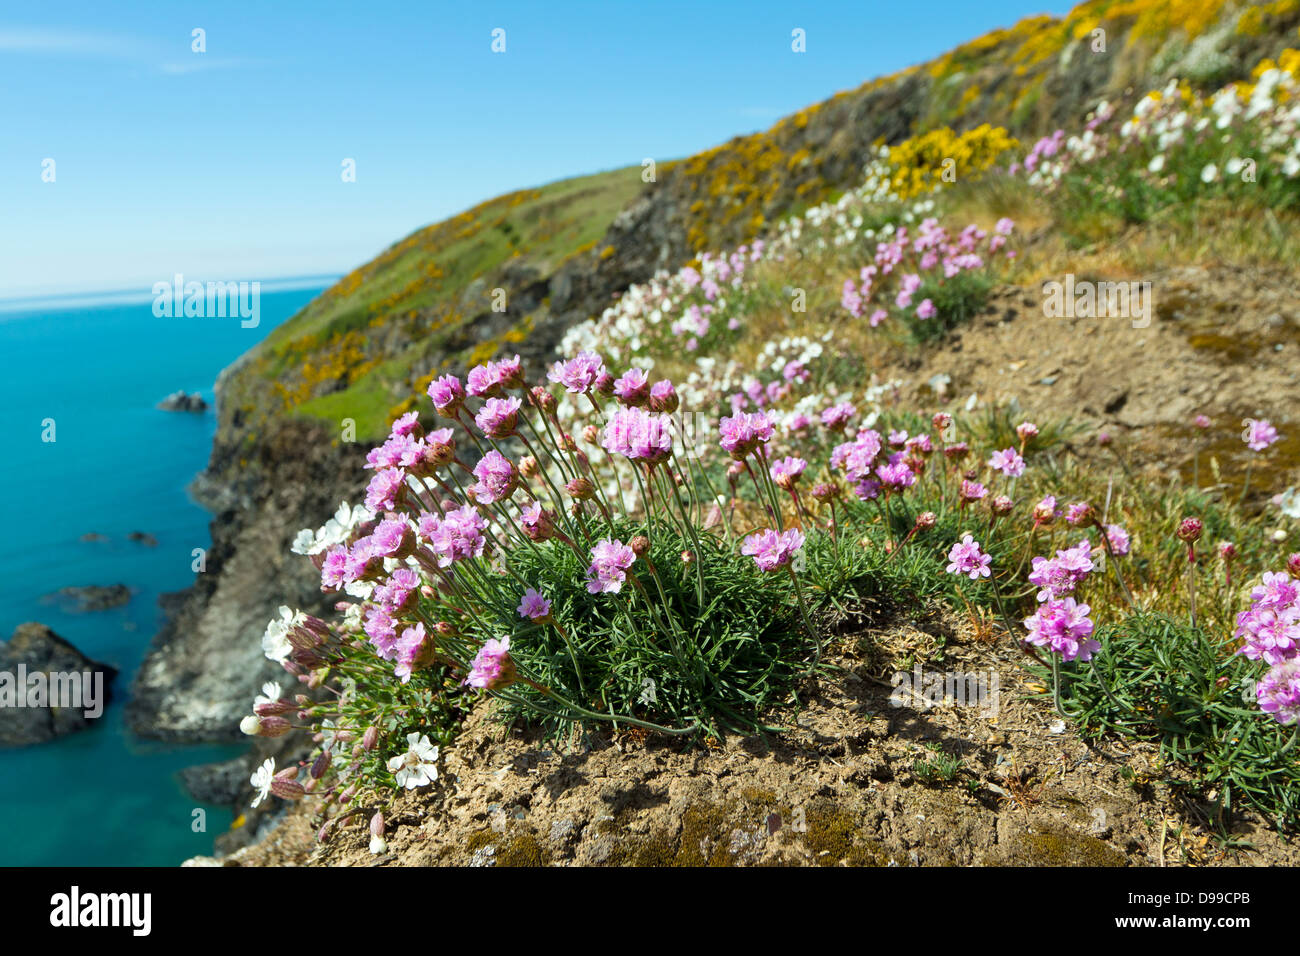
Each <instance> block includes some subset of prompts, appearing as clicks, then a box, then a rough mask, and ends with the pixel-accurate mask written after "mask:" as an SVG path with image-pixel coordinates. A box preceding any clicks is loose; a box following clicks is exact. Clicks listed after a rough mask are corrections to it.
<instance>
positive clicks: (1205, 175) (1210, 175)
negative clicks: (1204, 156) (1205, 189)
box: [1201, 163, 1219, 183]
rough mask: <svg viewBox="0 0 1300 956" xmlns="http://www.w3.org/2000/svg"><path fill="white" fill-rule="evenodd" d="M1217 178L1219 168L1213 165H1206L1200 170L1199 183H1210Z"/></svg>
mask: <svg viewBox="0 0 1300 956" xmlns="http://www.w3.org/2000/svg"><path fill="white" fill-rule="evenodd" d="M1218 178H1219V167H1218V166H1215V165H1214V163H1206V164H1205V168H1204V169H1202V170H1201V182H1203V183H1212V182H1214V181H1215V180H1216V179H1218Z"/></svg>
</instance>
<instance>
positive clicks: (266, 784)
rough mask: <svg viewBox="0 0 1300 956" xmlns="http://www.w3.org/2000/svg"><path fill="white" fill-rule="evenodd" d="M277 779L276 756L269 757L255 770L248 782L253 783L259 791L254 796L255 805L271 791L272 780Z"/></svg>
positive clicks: (254, 787)
mask: <svg viewBox="0 0 1300 956" xmlns="http://www.w3.org/2000/svg"><path fill="white" fill-rule="evenodd" d="M274 779H275V758H274V757H267V758H266V762H265V763H263V764H262V766H260V767H258V768H257V769H256V770H254V771H253V775H252V776H251V777H249V778H248V782H249V783H251V784H252V785H253V789H254V790H256V791H257V796H256V797H254V798H253V804H252V805H253V807H254V808H256V807H257V805H258V804H260V803H261V802H262V801H263V800H265V799H266V795H267V794H269V793H270V792H271V781H272V780H274Z"/></svg>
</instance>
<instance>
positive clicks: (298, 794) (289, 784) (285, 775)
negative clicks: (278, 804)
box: [271, 767, 307, 800]
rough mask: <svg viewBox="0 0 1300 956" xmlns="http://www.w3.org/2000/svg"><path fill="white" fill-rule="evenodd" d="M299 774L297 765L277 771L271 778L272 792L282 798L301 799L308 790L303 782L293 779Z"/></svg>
mask: <svg viewBox="0 0 1300 956" xmlns="http://www.w3.org/2000/svg"><path fill="white" fill-rule="evenodd" d="M297 775H298V768H297V767H290V768H289V769H288V770H282V771H281V772H280V773H277V774H276V775H275V776H274V777H272V778H271V792H272V793H273V794H275V795H276V796H277V797H279V798H280V799H281V800H301V799H302V798H303V797H305V796H306V795H307V791H306V790H304V789H303V788H302V784H300V783H299V782H298V781H297V780H295V779H293V778H294V777H296V776H297Z"/></svg>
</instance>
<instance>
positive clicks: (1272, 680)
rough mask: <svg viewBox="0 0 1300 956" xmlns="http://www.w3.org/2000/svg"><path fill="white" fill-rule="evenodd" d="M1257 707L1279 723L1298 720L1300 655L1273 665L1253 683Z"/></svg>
mask: <svg viewBox="0 0 1300 956" xmlns="http://www.w3.org/2000/svg"><path fill="white" fill-rule="evenodd" d="M1255 696H1256V697H1257V698H1258V699H1259V709H1260V710H1262V711H1263V712H1264V713H1266V714H1271V715H1272V716H1273V719H1275V720H1276V721H1277V722H1278V723H1279V724H1283V725H1290V724H1294V723H1295V722H1296V721H1297V720H1300V657H1293V658H1291V659H1290V660H1286V661H1282V662H1281V663H1279V664H1275V665H1273V667H1272V668H1271V669H1270V670H1269V672H1268V673H1267V674H1265V675H1264V676H1263V677H1262V678H1260V680H1259V683H1257V684H1256V685H1255Z"/></svg>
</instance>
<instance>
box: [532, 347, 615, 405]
mask: <svg viewBox="0 0 1300 956" xmlns="http://www.w3.org/2000/svg"><path fill="white" fill-rule="evenodd" d="M607 374H608V373H606V371H605V363H604V361H603V360H602V359H601V357H600V356H599V355H597V354H596V353H595V352H581V353H579V354H578V355H577V357H576V358H572V359H569V360H568V361H567V362H556V363H555V364H554V365H553V366H551V370H550V371H549V372H547V373H546V377H547V378H548V379H550V380H551V381H552V382H554V383H555V384H556V385H563V386H564V388H565V389H566V390H567V391H569V392H572V393H573V394H575V395H583V394H587V393H589V392H591V391H592V390H594V389H596V388H597V387H598V385H599V383H600V381H601V379H602V378H603V377H604V376H605V375H607Z"/></svg>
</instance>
